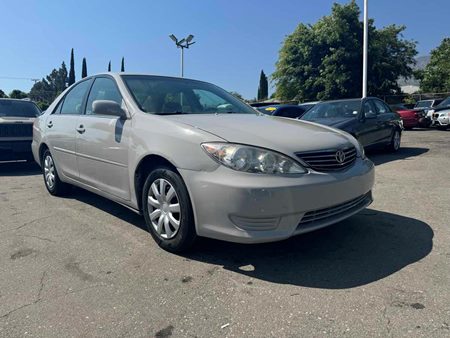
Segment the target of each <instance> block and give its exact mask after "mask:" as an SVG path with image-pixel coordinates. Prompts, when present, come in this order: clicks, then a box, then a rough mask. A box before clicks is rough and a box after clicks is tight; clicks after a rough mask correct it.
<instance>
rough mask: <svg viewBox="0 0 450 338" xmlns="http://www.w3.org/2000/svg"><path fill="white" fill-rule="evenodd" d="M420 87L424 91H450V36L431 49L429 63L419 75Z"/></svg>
mask: <svg viewBox="0 0 450 338" xmlns="http://www.w3.org/2000/svg"><path fill="white" fill-rule="evenodd" d="M419 77H420V78H421V82H420V89H421V90H422V91H424V92H448V91H450V38H445V39H444V40H442V42H441V44H440V45H439V46H438V47H437V48H436V49H433V50H432V51H431V58H430V62H429V63H428V65H427V66H426V67H425V69H424V70H423V72H422V73H421V74H420V76H419Z"/></svg>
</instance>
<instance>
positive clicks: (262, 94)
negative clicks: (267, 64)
mask: <svg viewBox="0 0 450 338" xmlns="http://www.w3.org/2000/svg"><path fill="white" fill-rule="evenodd" d="M268 97H269V82H268V81H267V76H266V74H264V71H263V70H261V75H260V76H259V86H258V101H259V100H266V99H267V98H268Z"/></svg>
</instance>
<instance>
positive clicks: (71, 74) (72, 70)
mask: <svg viewBox="0 0 450 338" xmlns="http://www.w3.org/2000/svg"><path fill="white" fill-rule="evenodd" d="M68 82H69V86H71V85H73V84H74V83H75V58H74V56H73V48H72V50H71V52H70V68H69V80H68Z"/></svg>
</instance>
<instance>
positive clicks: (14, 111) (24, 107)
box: [0, 100, 41, 117]
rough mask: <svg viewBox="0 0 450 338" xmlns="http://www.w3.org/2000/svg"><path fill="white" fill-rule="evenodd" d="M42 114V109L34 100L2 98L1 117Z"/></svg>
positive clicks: (0, 103)
mask: <svg viewBox="0 0 450 338" xmlns="http://www.w3.org/2000/svg"><path fill="white" fill-rule="evenodd" d="M40 114H41V111H40V110H39V108H38V107H37V106H36V105H35V104H34V103H33V102H29V101H16V100H0V117H3V116H11V117H37V116H39V115H40Z"/></svg>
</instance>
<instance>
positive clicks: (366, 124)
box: [301, 97, 403, 151]
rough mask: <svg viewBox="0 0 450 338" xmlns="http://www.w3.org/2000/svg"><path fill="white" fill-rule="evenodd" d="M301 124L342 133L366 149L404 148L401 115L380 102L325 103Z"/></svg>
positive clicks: (340, 101)
mask: <svg viewBox="0 0 450 338" xmlns="http://www.w3.org/2000/svg"><path fill="white" fill-rule="evenodd" d="M301 120H305V121H311V122H317V123H320V124H325V125H328V126H331V127H334V128H338V129H342V130H344V131H346V132H347V133H349V134H351V135H353V136H354V137H355V138H356V139H357V140H358V141H359V142H360V143H361V144H362V145H363V146H364V148H368V147H373V146H387V147H388V148H389V149H390V150H392V151H397V150H398V149H399V148H400V139H401V134H402V129H403V127H402V122H401V119H400V115H398V114H397V113H395V112H393V111H392V110H391V108H390V107H389V106H388V105H387V104H386V103H385V102H384V101H382V100H380V99H377V98H373V97H368V98H364V99H349V100H338V101H326V102H321V103H318V104H317V105H315V106H314V107H313V108H311V109H310V110H309V111H307V112H306V113H305V115H303V116H302V118H301Z"/></svg>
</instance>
